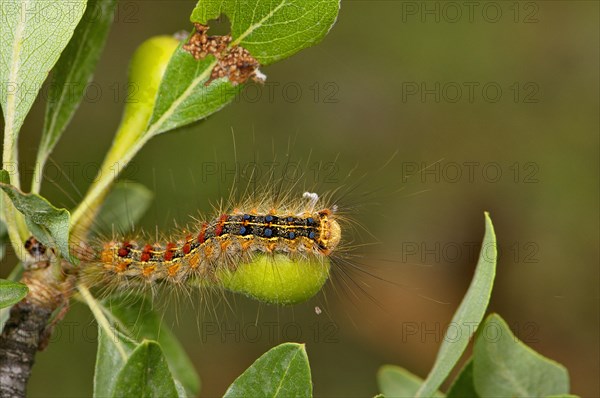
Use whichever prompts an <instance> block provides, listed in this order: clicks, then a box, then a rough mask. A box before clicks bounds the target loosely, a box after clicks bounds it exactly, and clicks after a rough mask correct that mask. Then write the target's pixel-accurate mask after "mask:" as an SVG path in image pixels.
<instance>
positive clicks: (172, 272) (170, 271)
mask: <svg viewBox="0 0 600 398" xmlns="http://www.w3.org/2000/svg"><path fill="white" fill-rule="evenodd" d="M179 266H180V264H179V263H176V264H173V265H171V266H170V267H167V274H169V276H175V274H177V271H178V270H179Z"/></svg>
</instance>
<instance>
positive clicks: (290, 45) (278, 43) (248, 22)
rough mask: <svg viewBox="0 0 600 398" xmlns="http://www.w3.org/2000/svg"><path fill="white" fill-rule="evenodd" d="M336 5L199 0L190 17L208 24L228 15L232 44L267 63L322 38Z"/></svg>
mask: <svg viewBox="0 0 600 398" xmlns="http://www.w3.org/2000/svg"><path fill="white" fill-rule="evenodd" d="M339 8H340V2H339V0H275V1H273V0H256V1H252V2H249V1H240V0H212V1H206V0H201V1H199V2H198V5H197V6H196V8H195V9H194V11H193V12H192V16H191V20H192V22H200V23H202V24H207V23H208V21H209V20H210V19H216V18H218V17H219V16H220V15H221V14H225V15H227V17H228V18H229V21H230V22H231V36H232V38H233V43H232V44H238V45H240V46H242V47H244V48H246V49H247V50H248V51H250V53H251V54H252V55H253V56H254V58H256V60H257V61H258V62H260V63H261V65H268V64H272V63H273V62H276V61H279V60H282V59H284V58H287V57H289V56H291V55H293V54H295V53H297V52H298V51H300V50H302V49H304V48H307V47H310V46H313V45H315V44H316V43H318V42H319V41H321V40H322V39H323V38H324V37H325V35H326V34H327V32H329V30H330V29H331V27H332V26H333V24H334V23H335V20H336V19H337V15H338V11H339Z"/></svg>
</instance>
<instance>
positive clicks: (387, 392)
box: [377, 365, 444, 398]
mask: <svg viewBox="0 0 600 398" xmlns="http://www.w3.org/2000/svg"><path fill="white" fill-rule="evenodd" d="M421 384H423V379H421V378H420V377H419V376H416V375H414V374H412V373H410V372H409V371H408V370H406V369H404V368H402V367H400V366H394V365H383V366H382V367H381V368H379V371H378V372H377V385H378V386H379V391H381V393H382V394H383V396H384V397H398V398H400V397H414V396H415V394H416V393H417V390H418V389H419V387H421ZM443 396H444V394H442V393H441V392H439V391H436V392H435V395H434V397H443Z"/></svg>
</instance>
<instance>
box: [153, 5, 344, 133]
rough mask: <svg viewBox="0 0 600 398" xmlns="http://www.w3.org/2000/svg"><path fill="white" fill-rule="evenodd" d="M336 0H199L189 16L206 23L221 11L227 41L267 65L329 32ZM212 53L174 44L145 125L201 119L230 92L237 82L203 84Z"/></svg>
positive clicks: (163, 126)
mask: <svg viewBox="0 0 600 398" xmlns="http://www.w3.org/2000/svg"><path fill="white" fill-rule="evenodd" d="M339 5H340V3H339V0H278V1H266V0H258V1H254V2H247V1H241V0H227V1H223V0H218V1H217V0H201V1H199V2H198V4H197V6H196V8H195V9H194V11H193V12H192V15H191V18H190V19H191V21H192V22H200V23H203V24H207V23H208V21H209V20H210V19H214V18H217V17H218V16H219V15H220V14H221V13H224V14H225V15H227V17H228V18H229V21H230V22H231V35H232V38H233V42H232V43H231V44H232V45H241V46H242V47H245V48H246V49H247V50H249V51H250V53H251V54H252V55H253V56H254V57H255V58H256V59H257V60H258V61H259V62H260V63H261V64H262V65H268V64H271V63H274V62H276V61H279V60H282V59H284V58H287V57H289V56H291V55H293V54H295V53H296V52H298V51H300V50H302V49H304V48H307V47H310V46H312V45H314V44H316V43H318V42H319V41H320V40H321V39H323V37H324V36H325V35H326V34H327V32H329V30H330V29H331V27H332V26H333V24H334V23H335V20H336V18H337V14H338V11H339ZM215 65H216V59H215V57H214V56H212V55H208V56H207V57H206V58H204V59H203V60H201V61H196V60H195V59H194V58H193V57H192V56H191V55H190V54H188V53H187V52H185V51H184V50H182V49H181V48H179V49H177V51H176V52H175V54H174V55H173V57H172V59H171V61H170V62H169V65H168V67H167V71H166V73H165V75H164V77H163V80H162V83H161V86H160V88H159V93H158V96H157V101H156V106H155V108H154V112H153V114H152V117H151V119H150V122H149V125H148V134H149V135H150V136H154V135H156V134H160V133H163V132H165V131H168V130H172V129H175V128H177V127H181V126H184V125H186V124H189V123H193V122H195V121H198V120H201V119H203V118H205V117H207V116H209V115H211V114H212V113H214V112H216V111H218V110H219V109H221V108H222V107H223V106H225V105H227V104H228V103H229V102H231V101H232V100H233V98H235V95H236V94H237V93H238V92H239V90H240V88H241V87H240V86H235V87H234V86H232V85H231V83H229V81H227V80H226V79H218V80H216V81H213V82H211V84H210V85H209V86H208V87H207V86H205V85H204V83H206V81H207V80H208V78H209V77H210V74H211V71H212V69H213V68H214V67H215Z"/></svg>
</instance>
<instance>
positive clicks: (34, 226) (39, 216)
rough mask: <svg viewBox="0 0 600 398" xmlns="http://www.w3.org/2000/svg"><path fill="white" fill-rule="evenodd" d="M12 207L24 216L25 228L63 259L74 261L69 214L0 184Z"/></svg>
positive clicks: (29, 194) (37, 196)
mask: <svg viewBox="0 0 600 398" xmlns="http://www.w3.org/2000/svg"><path fill="white" fill-rule="evenodd" d="M0 188H2V190H3V191H4V192H5V193H6V195H8V197H9V198H10V200H11V201H12V203H13V204H14V206H15V207H16V208H17V210H19V211H20V212H21V213H22V214H23V215H24V216H25V222H26V223H27V228H29V230H30V231H31V233H32V234H33V235H34V236H35V237H36V238H37V239H39V240H40V242H42V243H43V244H44V245H46V246H48V247H54V248H57V249H58V250H60V252H61V253H62V255H63V256H64V257H65V258H68V259H70V260H71V262H74V261H76V259H74V258H72V257H71V256H70V252H69V217H70V215H69V212H68V211H67V210H66V209H57V208H56V207H54V206H52V205H51V204H50V202H48V201H47V200H46V199H44V198H43V197H41V196H40V195H37V194H33V193H23V192H21V191H20V190H18V189H16V188H15V187H13V186H11V185H8V184H4V183H0Z"/></svg>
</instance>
